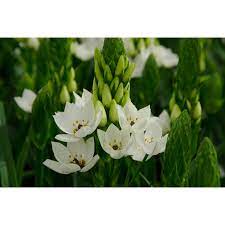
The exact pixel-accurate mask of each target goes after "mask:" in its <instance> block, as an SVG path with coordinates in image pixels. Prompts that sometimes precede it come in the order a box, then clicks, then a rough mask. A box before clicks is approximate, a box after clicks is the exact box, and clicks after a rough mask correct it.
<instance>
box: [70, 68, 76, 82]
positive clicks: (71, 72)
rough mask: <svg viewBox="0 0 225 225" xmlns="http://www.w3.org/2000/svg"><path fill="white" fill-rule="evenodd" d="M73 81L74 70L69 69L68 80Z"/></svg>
mask: <svg viewBox="0 0 225 225" xmlns="http://www.w3.org/2000/svg"><path fill="white" fill-rule="evenodd" d="M74 79H75V70H74V68H73V67H71V69H70V73H69V80H74Z"/></svg>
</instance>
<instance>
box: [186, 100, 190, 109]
mask: <svg viewBox="0 0 225 225" xmlns="http://www.w3.org/2000/svg"><path fill="white" fill-rule="evenodd" d="M186 104H187V108H188V110H189V111H191V103H190V102H189V101H188V100H187V101H186Z"/></svg>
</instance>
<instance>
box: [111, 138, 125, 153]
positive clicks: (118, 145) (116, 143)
mask: <svg viewBox="0 0 225 225" xmlns="http://www.w3.org/2000/svg"><path fill="white" fill-rule="evenodd" d="M109 145H110V146H111V147H112V149H113V150H115V151H117V150H121V149H122V143H121V141H117V140H113V142H112V143H109Z"/></svg>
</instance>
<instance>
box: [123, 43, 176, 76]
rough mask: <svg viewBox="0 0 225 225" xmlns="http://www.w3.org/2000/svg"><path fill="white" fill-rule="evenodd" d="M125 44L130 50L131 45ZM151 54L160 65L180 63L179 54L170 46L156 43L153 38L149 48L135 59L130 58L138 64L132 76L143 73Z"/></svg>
mask: <svg viewBox="0 0 225 225" xmlns="http://www.w3.org/2000/svg"><path fill="white" fill-rule="evenodd" d="M126 42H128V41H126ZM126 42H125V43H126ZM125 46H127V47H126V48H127V50H128V51H130V48H131V47H130V46H129V45H128V44H126V45H125ZM151 54H152V55H153V56H154V58H155V60H156V63H157V65H158V66H163V67H166V68H171V67H174V66H176V65H177V64H178V60H179V58H178V56H177V54H175V53H173V52H172V50H171V49H169V48H166V47H164V46H162V45H156V44H155V43H154V41H153V40H152V41H151V43H150V45H149V46H148V47H147V48H145V49H142V50H141V51H140V53H139V54H138V55H137V56H136V57H135V58H134V59H130V60H131V61H133V62H134V63H135V65H136V66H135V70H134V72H133V74H132V78H134V77H140V76H141V75H142V72H143V70H144V67H145V63H146V61H147V59H148V57H149V56H150V55H151Z"/></svg>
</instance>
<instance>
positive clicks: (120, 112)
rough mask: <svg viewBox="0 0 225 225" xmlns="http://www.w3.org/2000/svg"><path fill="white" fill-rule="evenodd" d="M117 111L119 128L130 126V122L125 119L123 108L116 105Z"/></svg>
mask: <svg viewBox="0 0 225 225" xmlns="http://www.w3.org/2000/svg"><path fill="white" fill-rule="evenodd" d="M117 113H118V117H119V124H120V127H121V128H125V127H127V126H130V124H129V123H128V121H127V118H126V115H125V112H124V110H123V108H122V107H121V106H120V105H117Z"/></svg>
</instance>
